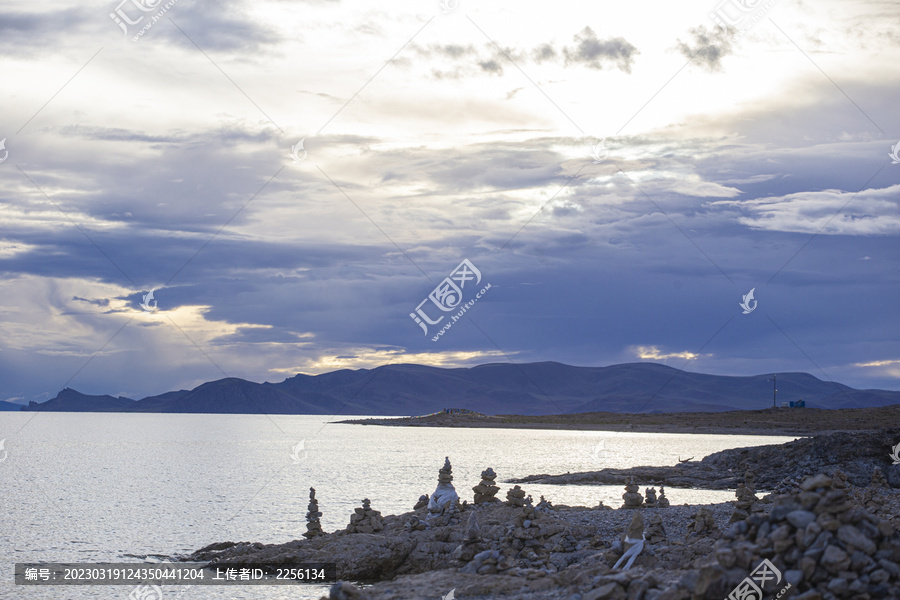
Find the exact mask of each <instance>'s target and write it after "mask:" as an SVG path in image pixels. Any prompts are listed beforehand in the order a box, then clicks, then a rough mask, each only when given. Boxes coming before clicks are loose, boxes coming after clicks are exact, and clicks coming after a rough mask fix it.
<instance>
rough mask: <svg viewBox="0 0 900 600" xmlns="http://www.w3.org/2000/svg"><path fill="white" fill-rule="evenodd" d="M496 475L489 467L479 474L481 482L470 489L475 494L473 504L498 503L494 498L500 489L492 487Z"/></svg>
mask: <svg viewBox="0 0 900 600" xmlns="http://www.w3.org/2000/svg"><path fill="white" fill-rule="evenodd" d="M495 479H497V474H496V473H494V470H493V469H492V468H490V467H488V468H487V469H485V470H484V471H482V472H481V482H480V483H479V484H478V485H476V486H475V487H473V488H472V491H474V492H475V504H485V503H487V502H500V500H498V499H497V498H494V496H496V495H497V492H499V491H500V488H499V487H497V486H496V485H494V480H495Z"/></svg>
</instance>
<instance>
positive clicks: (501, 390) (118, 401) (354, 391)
mask: <svg viewBox="0 0 900 600" xmlns="http://www.w3.org/2000/svg"><path fill="white" fill-rule="evenodd" d="M770 377H771V376H770V375H753V376H740V377H735V376H728V375H707V374H703V373H693V372H688V371H683V370H680V369H677V368H675V367H670V366H668V365H664V364H661V363H657V362H650V361H647V362H632V363H624V364H618V365H609V366H605V367H576V366H571V365H566V364H563V363H559V362H555V361H544V362H535V363H523V364H511V363H489V364H483V365H477V366H474V367H466V368H445V367H434V366H430V365H417V364H410V363H397V364H388V365H381V366H379V367H376V368H373V369H357V370H351V369H341V370H338V371H331V372H328V373H322V374H319V375H305V374H297V375H294V376H292V377H289V378H286V379H285V380H284V381H282V382H281V383H254V382H251V381H247V380H244V379H239V378H236V377H225V378H222V379H217V380H215V381H209V382H206V383H203V384H201V385H199V386H197V387H195V388H194V389H192V390H188V391H186V390H179V391H172V392H166V393H164V394H159V395H157V396H151V397H148V398H143V399H141V400H131V399H130V398H124V397H119V398H114V397H112V396H97V395H87V394H82V393H81V392H78V391H77V390H74V389H71V388H68V387H67V388H65V389H63V390H62V391H60V393H59V394H57V396H56V397H55V398H53V399H51V400H48V401H47V402H42V403H37V402H31V403H29V405H28V407H26V408H25V410H50V411H76V412H83V411H97V412H176V413H251V414H259V413H269V414H324V415H334V416H340V415H351V414H353V415H421V414H429V413H434V412H438V411H440V410H443V409H444V408H446V407H448V406H453V407H457V408H459V409H465V410H473V411H476V412H480V413H486V414H526V415H529V414H530V415H538V414H554V413H577V412H622V413H627V412H654V413H658V412H686V411H725V410H738V409H761V408H769V407H771V406H772V384H771V382H770V379H769V378H770ZM777 379H778V396H777V400H778V401H779V405H780V402H781V401H789V400H799V399H800V398H802V399H803V400H804V401H805V402H806V405H807V406H809V407H815V408H860V407H866V406H885V405H889V404H897V403H900V392H897V391H888V390H854V389H852V388H849V387H847V386H845V385H842V384H838V383H834V382H830V381H822V380H820V379H818V378H816V377H814V376H813V375H810V374H809V373H778V374H777Z"/></svg>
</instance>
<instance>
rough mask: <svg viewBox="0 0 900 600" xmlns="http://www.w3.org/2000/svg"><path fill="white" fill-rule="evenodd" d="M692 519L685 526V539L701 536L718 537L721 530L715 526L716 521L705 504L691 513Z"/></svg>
mask: <svg viewBox="0 0 900 600" xmlns="http://www.w3.org/2000/svg"><path fill="white" fill-rule="evenodd" d="M691 519H693V520H692V521H691V522H690V523H689V524H688V526H687V529H688V533H687V535H686V538H687V539H690V538H694V537H701V538H719V537H721V535H722V532H721V531H719V529H718V527H716V521H715V519H714V518H713V514H712V511H710V510H709V509H708V508H706V507H705V506H704V507H702V508H701V509H700V510H698V511H697V512H695V513H694V514H693V515H691Z"/></svg>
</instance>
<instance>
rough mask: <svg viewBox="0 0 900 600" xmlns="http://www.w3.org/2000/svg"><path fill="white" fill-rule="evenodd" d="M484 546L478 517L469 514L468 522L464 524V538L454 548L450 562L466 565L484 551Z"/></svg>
mask: <svg viewBox="0 0 900 600" xmlns="http://www.w3.org/2000/svg"><path fill="white" fill-rule="evenodd" d="M486 549H487V548H486V546H485V544H484V543H483V542H482V539H481V526H480V525H479V524H478V517H476V516H475V513H474V512H470V513H469V520H468V521H467V522H466V532H465V538H464V539H463V541H462V544H460V545H459V546H457V547H456V550H454V551H453V553H452V554H451V555H450V558H451V559H452V560H456V561H460V562H463V563H468V562H470V561H471V560H473V559H474V558H475V555H476V554H479V553H481V552H483V551H484V550H486Z"/></svg>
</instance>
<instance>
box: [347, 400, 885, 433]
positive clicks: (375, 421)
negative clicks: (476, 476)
mask: <svg viewBox="0 0 900 600" xmlns="http://www.w3.org/2000/svg"><path fill="white" fill-rule="evenodd" d="M337 422H338V423H342V424H353V425H375V426H383V427H466V428H495V429H549V430H554V429H556V430H569V431H612V432H634V433H675V434H707V435H771V436H785V437H791V436H794V437H798V436H801V437H802V436H811V435H825V434H831V433H839V432H857V433H874V432H877V431H882V430H884V429H891V428H898V427H900V405H892V406H884V407H878V408H844V409H816V408H767V409H763V410H752V411H750V410H748V411H727V412H715V413H653V414H648V413H635V414H632V413H605V412H595V413H573V414H562V415H540V416H531V415H479V414H471V413H465V414H456V413H450V412H444V413H437V414H433V415H426V416H420V417H416V416H413V417H372V418H367V419H348V420H345V421H337Z"/></svg>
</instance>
